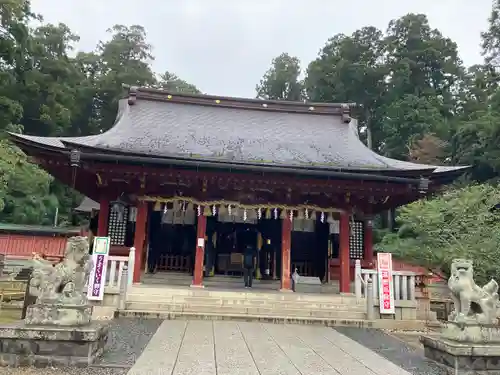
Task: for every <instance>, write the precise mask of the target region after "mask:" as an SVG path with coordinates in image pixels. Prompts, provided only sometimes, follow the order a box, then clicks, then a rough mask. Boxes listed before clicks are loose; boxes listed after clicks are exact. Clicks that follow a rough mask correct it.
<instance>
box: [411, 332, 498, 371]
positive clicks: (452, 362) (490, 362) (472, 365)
mask: <svg viewBox="0 0 500 375" xmlns="http://www.w3.org/2000/svg"><path fill="white" fill-rule="evenodd" d="M420 342H421V343H422V344H423V346H424V352H425V356H426V357H427V358H429V359H432V360H433V361H436V362H437V363H440V364H442V365H444V367H445V368H446V369H447V370H448V373H449V374H453V375H455V374H457V373H458V374H462V373H463V374H469V375H474V374H477V375H500V344H499V343H492V344H490V343H488V344H485V343H483V344H481V343H478V342H476V343H472V342H458V341H454V340H449V339H445V338H436V337H428V336H422V337H421V338H420Z"/></svg>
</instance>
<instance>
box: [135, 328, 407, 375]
mask: <svg viewBox="0 0 500 375" xmlns="http://www.w3.org/2000/svg"><path fill="white" fill-rule="evenodd" d="M188 374H193V375H195V374H196V375H198V374H199V375H202V374H203V375H243V374H244V375H313V374H314V375H322V374H324V375H411V373H410V372H407V371H405V370H403V369H402V368H401V367H399V366H397V365H395V364H394V363H392V362H390V361H389V360H387V359H385V358H383V357H382V356H380V355H379V354H377V353H375V352H374V351H372V350H370V349H368V348H367V347H365V346H363V345H361V344H360V343H358V342H357V341H355V340H353V339H351V338H349V337H347V336H346V335H343V334H341V333H339V332H338V331H335V330H334V329H332V328H327V327H318V326H300V325H273V324H263V323H250V322H234V321H233V322H231V321H202V320H200V321H197V320H194V321H179V320H167V321H164V322H162V323H161V325H160V326H159V328H158V329H157V330H156V333H155V334H154V335H153V336H152V338H151V340H150V341H149V343H148V344H147V346H146V347H145V349H144V351H143V352H142V354H141V355H140V356H139V357H138V358H137V359H136V361H135V364H134V365H133V366H132V367H131V369H130V370H129V372H128V375H188Z"/></svg>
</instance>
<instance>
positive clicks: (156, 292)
mask: <svg viewBox="0 0 500 375" xmlns="http://www.w3.org/2000/svg"><path fill="white" fill-rule="evenodd" d="M127 296H130V297H129V298H142V297H143V296H145V297H148V296H149V297H153V298H173V297H174V296H175V297H182V296H186V297H215V298H223V299H246V300H275V301H308V302H325V303H354V304H355V303H357V302H358V301H357V300H356V297H355V296H354V295H352V294H346V295H339V294H319V293H318V294H314V293H308V294H306V293H293V292H288V293H287V292H271V291H269V292H268V291H265V292H263V291H258V292H257V291H256V292H253V291H252V292H250V291H246V289H243V291H226V290H213V289H212V290H211V289H208V288H207V289H194V288H165V287H163V288H161V287H159V288H157V287H152V286H149V285H148V286H147V287H141V286H140V285H139V286H135V285H134V286H133V287H131V288H130V289H129V290H128V291H127ZM360 303H361V302H360Z"/></svg>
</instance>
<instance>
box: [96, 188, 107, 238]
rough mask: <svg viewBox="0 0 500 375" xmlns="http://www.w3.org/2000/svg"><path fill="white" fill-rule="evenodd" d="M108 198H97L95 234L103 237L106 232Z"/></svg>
mask: <svg viewBox="0 0 500 375" xmlns="http://www.w3.org/2000/svg"><path fill="white" fill-rule="evenodd" d="M108 220H109V199H108V198H105V197H102V198H101V199H100V200H99V218H98V220H97V236H98V237H105V236H106V235H107V234H108Z"/></svg>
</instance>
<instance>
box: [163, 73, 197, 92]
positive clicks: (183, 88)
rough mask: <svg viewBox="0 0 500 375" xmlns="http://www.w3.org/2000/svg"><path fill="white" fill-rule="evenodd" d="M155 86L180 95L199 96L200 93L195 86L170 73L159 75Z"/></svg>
mask: <svg viewBox="0 0 500 375" xmlns="http://www.w3.org/2000/svg"><path fill="white" fill-rule="evenodd" d="M156 86H157V87H159V88H161V89H164V90H168V91H172V92H178V93H181V94H201V91H200V90H198V88H197V87H196V86H195V85H192V84H190V83H187V82H186V81H184V80H183V79H180V78H179V77H178V76H177V75H176V74H174V73H170V72H165V73H163V74H161V75H160V79H159V80H158V83H157V84H156Z"/></svg>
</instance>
